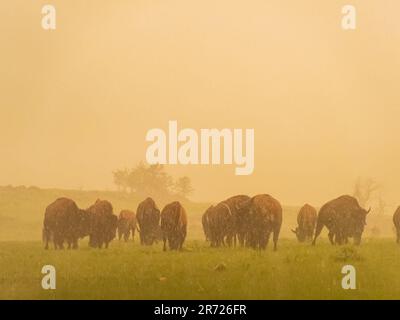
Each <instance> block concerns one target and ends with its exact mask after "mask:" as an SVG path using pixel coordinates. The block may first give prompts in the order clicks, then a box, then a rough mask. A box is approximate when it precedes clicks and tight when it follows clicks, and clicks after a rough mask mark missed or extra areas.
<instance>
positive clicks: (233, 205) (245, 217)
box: [223, 195, 251, 246]
mask: <svg viewBox="0 0 400 320" xmlns="http://www.w3.org/2000/svg"><path fill="white" fill-rule="evenodd" d="M250 199H251V198H250V197H249V196H246V195H237V196H233V197H230V198H228V199H226V200H225V201H223V202H224V203H225V204H227V205H228V206H229V209H230V211H231V213H232V217H233V224H232V227H233V230H232V232H233V233H234V236H233V237H234V238H233V239H234V241H235V240H236V237H237V239H238V241H239V244H240V245H241V246H243V245H244V244H245V241H246V237H247V234H248V232H249V223H248V222H249V211H248V210H247V209H246V203H248V202H249V201H250ZM228 240H229V239H228Z"/></svg>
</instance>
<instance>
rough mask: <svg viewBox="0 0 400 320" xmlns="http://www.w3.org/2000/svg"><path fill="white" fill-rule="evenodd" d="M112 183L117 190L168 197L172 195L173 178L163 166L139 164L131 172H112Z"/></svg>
mask: <svg viewBox="0 0 400 320" xmlns="http://www.w3.org/2000/svg"><path fill="white" fill-rule="evenodd" d="M113 174H114V183H115V184H116V185H117V187H118V188H119V189H121V188H122V187H123V190H124V191H126V190H127V189H129V190H130V192H136V193H139V194H144V195H149V196H163V197H165V196H169V195H171V194H172V189H173V185H174V184H173V178H172V177H171V176H170V175H169V174H168V173H167V172H166V171H165V167H164V166H163V165H159V164H155V165H146V164H144V163H143V162H140V163H139V164H138V165H137V166H136V167H134V168H132V169H131V170H126V169H125V170H117V171H115V172H113Z"/></svg>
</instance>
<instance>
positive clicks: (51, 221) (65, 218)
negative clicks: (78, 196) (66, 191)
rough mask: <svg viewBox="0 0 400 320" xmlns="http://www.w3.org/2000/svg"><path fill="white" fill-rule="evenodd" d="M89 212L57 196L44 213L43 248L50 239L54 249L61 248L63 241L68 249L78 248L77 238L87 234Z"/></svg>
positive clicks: (47, 245)
mask: <svg viewBox="0 0 400 320" xmlns="http://www.w3.org/2000/svg"><path fill="white" fill-rule="evenodd" d="M89 227H90V221H89V214H88V213H87V212H86V211H84V210H81V209H79V208H78V206H77V205H76V203H75V202H74V201H73V200H71V199H67V198H59V199H57V200H56V201H54V202H53V203H51V204H50V205H49V206H48V207H47V208H46V212H45V214H44V221H43V241H44V243H45V249H48V248H49V242H50V241H51V240H52V241H53V243H54V248H55V249H63V248H64V241H66V242H67V243H68V249H70V248H71V247H72V248H73V249H77V248H78V239H79V238H83V237H85V236H87V235H88V234H89Z"/></svg>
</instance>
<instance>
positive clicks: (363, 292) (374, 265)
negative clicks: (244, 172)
mask: <svg viewBox="0 0 400 320" xmlns="http://www.w3.org/2000/svg"><path fill="white" fill-rule="evenodd" d="M61 196H66V197H70V198H72V199H74V200H75V201H76V202H77V204H78V205H79V206H80V207H81V208H86V207H88V206H89V205H90V204H92V203H93V202H94V201H95V200H96V199H97V198H102V199H107V200H109V201H111V203H112V204H113V206H114V212H115V213H117V214H118V212H119V210H121V209H133V210H135V209H136V207H137V204H138V202H139V201H140V200H142V199H141V198H139V197H137V196H135V195H127V194H122V193H117V192H111V191H103V192H98V191H76V190H57V189H52V190H42V189H38V188H24V187H19V188H13V187H0V299H372V298H376V299H400V277H399V276H398V272H399V270H400V246H397V245H396V244H395V241H394V234H393V231H392V228H393V227H392V222H391V217H390V216H389V215H388V216H374V215H373V214H371V216H370V217H368V225H367V229H366V231H365V232H364V238H365V239H366V240H364V241H363V244H362V245H361V246H360V247H353V246H346V247H333V246H331V245H329V244H328V243H327V240H326V232H324V233H323V234H322V235H321V239H320V240H319V241H318V243H317V246H316V247H312V246H311V245H310V244H299V243H298V242H297V241H295V240H294V235H293V234H292V233H291V232H290V228H293V227H294V226H295V225H296V214H297V211H298V209H299V206H297V207H289V206H284V207H283V225H282V230H281V240H280V243H279V249H278V252H273V251H272V248H271V247H269V248H268V250H267V251H265V252H257V251H254V250H251V249H246V248H234V249H233V248H219V249H212V248H209V245H208V243H206V242H205V241H204V236H203V232H202V227H201V215H202V213H203V212H204V210H205V209H206V208H207V207H208V206H209V204H205V203H204V204H201V203H193V202H189V201H187V202H185V203H183V205H184V207H185V208H186V211H187V213H188V238H187V241H186V243H185V249H184V250H183V251H182V252H163V251H162V247H161V244H160V243H159V244H157V245H155V246H153V247H150V248H149V247H141V246H140V245H139V244H138V243H137V238H136V242H135V243H132V242H129V243H123V242H119V241H117V240H114V241H113V242H112V243H111V246H110V248H109V249H108V250H104V249H103V250H95V249H90V248H88V245H87V239H86V240H84V241H81V243H80V249H79V250H77V251H69V250H65V251H54V250H53V249H51V250H48V251H45V250H44V249H43V245H42V243H41V242H40V239H41V229H42V223H43V214H44V210H45V208H46V206H47V205H48V204H49V203H51V202H52V201H54V200H55V199H56V198H58V197H61ZM156 200H157V199H156ZM157 203H158V204H159V206H160V208H162V206H163V205H164V204H165V203H163V202H162V201H157ZM372 230H373V232H372ZM379 236H381V237H379ZM382 236H384V237H385V238H383V237H382ZM136 237H137V236H136ZM46 264H50V265H54V266H55V267H56V270H57V289H56V290H54V291H52V290H50V291H47V290H43V289H42V288H41V279H42V276H43V275H42V274H41V269H42V267H43V266H44V265H46ZM345 264H352V265H354V266H355V267H356V270H357V289H356V290H349V291H347V290H343V289H342V288H341V279H342V276H343V275H342V274H341V268H342V267H343V266H344V265H345Z"/></svg>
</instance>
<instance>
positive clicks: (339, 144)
mask: <svg viewBox="0 0 400 320" xmlns="http://www.w3.org/2000/svg"><path fill="white" fill-rule="evenodd" d="M47 3H50V4H54V5H55V6H56V9H57V30H55V31H44V30H43V29H42V28H41V7H42V5H44V4H47ZM348 3H350V4H353V5H355V6H356V8H357V30H355V31H343V30H342V29H341V25H340V21H341V8H342V6H343V5H344V4H348ZM399 14H400V2H399V1H398V0H380V1H378V0H362V1H361V0H360V1H355V0H351V1H335V0H330V1H320V0H319V1H317V0H313V1H311V0H301V1H299V0H274V1H268V0H262V1H261V0H255V1H244V0H240V1H239V0H237V1H235V0H229V1H228V0H221V1H215V0H203V1H193V0H156V1H128V0H117V1H106V0H85V1H81V0H68V1H67V0H63V1H56V0H48V1H36V0H30V1H26V0H12V1H11V0H7V1H5V0H3V1H1V2H0V37H1V41H0V58H1V59H0V88H1V89H0V108H1V109H0V146H1V155H2V156H1V157H0V167H1V174H0V185H7V184H13V185H19V184H25V185H37V186H41V187H62V188H84V189H105V188H108V189H112V188H114V186H113V180H112V175H111V172H112V171H113V170H114V169H117V168H124V167H130V166H133V165H134V164H136V163H137V162H139V161H141V160H145V152H146V147H147V145H148V143H146V141H145V135H146V132H147V131H148V130H149V129H151V128H155V127H160V128H163V129H167V125H168V121H169V120H177V121H178V126H179V127H180V128H185V127H191V128H195V129H200V128H214V127H215V128H254V129H255V171H254V173H253V174H252V175H251V176H235V175H234V166H223V165H221V166H173V167H171V166H169V167H168V170H169V172H170V173H171V174H173V175H174V176H180V175H188V176H190V177H191V178H192V181H193V185H194V187H195V189H196V193H195V194H194V195H193V198H194V199H196V200H216V199H222V198H225V197H227V196H229V195H233V194H237V193H246V194H249V195H253V194H256V193H270V194H271V195H273V196H275V197H276V198H278V199H279V200H281V202H283V203H285V204H302V203H304V202H309V203H313V204H315V205H320V204H321V203H323V202H324V201H327V200H330V199H331V198H333V197H336V196H338V195H341V194H343V193H350V192H352V186H353V183H354V180H355V179H356V178H357V177H358V176H363V177H373V178H375V179H376V180H377V181H379V182H380V183H381V184H382V185H383V194H384V197H385V198H386V199H387V202H388V203H389V204H390V205H392V206H394V205H398V204H400V188H399V187H400V150H399V147H400V134H399V133H400V129H399V123H400V81H399V80H400V19H399Z"/></svg>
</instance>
